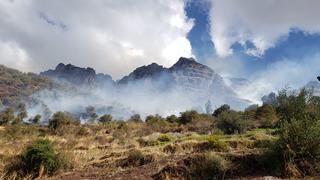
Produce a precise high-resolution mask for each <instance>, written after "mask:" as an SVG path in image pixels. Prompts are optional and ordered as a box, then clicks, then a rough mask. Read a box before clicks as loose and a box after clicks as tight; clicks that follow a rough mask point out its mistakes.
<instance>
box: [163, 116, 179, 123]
mask: <svg viewBox="0 0 320 180" xmlns="http://www.w3.org/2000/svg"><path fill="white" fill-rule="evenodd" d="M166 121H168V122H170V123H175V122H177V121H178V117H177V116H176V115H171V116H168V117H167V118H166Z"/></svg>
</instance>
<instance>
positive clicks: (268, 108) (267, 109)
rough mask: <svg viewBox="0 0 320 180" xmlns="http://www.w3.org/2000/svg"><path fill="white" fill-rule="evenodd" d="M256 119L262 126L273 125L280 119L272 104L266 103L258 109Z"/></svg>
mask: <svg viewBox="0 0 320 180" xmlns="http://www.w3.org/2000/svg"><path fill="white" fill-rule="evenodd" d="M256 120H257V121H259V126H260V127H273V126H274V125H276V122H277V120H278V117H277V112H276V110H275V108H274V107H273V106H272V105H270V104H265V105H263V106H261V107H259V108H258V109H257V111H256Z"/></svg>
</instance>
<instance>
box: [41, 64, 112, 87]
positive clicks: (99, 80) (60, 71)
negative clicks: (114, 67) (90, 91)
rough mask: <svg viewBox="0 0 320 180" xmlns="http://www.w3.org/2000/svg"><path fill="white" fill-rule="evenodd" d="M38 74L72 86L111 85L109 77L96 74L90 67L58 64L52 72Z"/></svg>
mask: <svg viewBox="0 0 320 180" xmlns="http://www.w3.org/2000/svg"><path fill="white" fill-rule="evenodd" d="M40 74H41V75H43V76H46V77H49V78H51V79H54V80H59V81H63V82H68V83H71V84H73V85H100V84H108V83H113V80H112V77H111V76H110V75H107V74H102V73H99V74H96V72H95V70H94V69H92V68H90V67H88V68H81V67H77V66H74V65H72V64H67V65H65V64H63V63H60V64H58V65H57V67H56V68H55V69H54V70H48V71H44V72H41V73H40Z"/></svg>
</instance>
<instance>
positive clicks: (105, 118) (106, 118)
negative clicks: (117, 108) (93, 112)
mask: <svg viewBox="0 0 320 180" xmlns="http://www.w3.org/2000/svg"><path fill="white" fill-rule="evenodd" d="M110 121H112V116H111V115H110V114H105V115H103V116H101V117H100V118H99V122H101V123H107V122H110Z"/></svg>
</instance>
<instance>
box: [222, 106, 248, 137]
mask: <svg viewBox="0 0 320 180" xmlns="http://www.w3.org/2000/svg"><path fill="white" fill-rule="evenodd" d="M217 127H218V128H219V129H221V130H222V131H223V132H224V133H226V134H233V133H243V132H245V131H246V130H247V129H248V128H249V124H248V121H246V119H245V118H244V116H243V113H242V112H236V111H233V110H229V111H222V112H221V113H220V114H219V115H218V117H217Z"/></svg>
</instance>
